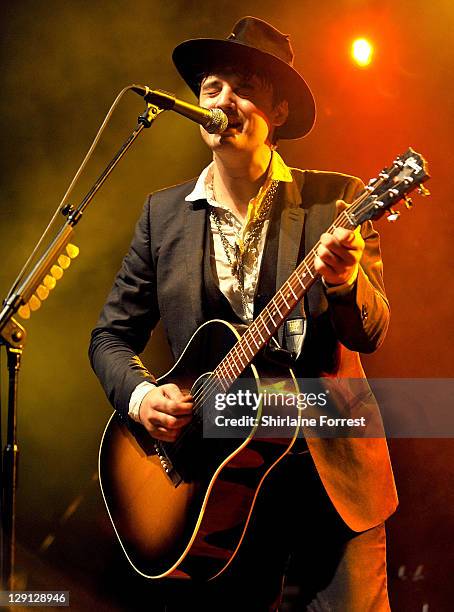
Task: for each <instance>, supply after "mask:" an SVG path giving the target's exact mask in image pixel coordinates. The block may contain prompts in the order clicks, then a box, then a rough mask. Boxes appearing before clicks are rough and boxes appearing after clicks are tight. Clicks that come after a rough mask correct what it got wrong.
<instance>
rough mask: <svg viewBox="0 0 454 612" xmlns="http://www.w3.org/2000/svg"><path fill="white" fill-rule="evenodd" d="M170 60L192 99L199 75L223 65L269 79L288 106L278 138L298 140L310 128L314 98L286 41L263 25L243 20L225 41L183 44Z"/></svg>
mask: <svg viewBox="0 0 454 612" xmlns="http://www.w3.org/2000/svg"><path fill="white" fill-rule="evenodd" d="M172 59H173V61H174V64H175V66H176V67H177V70H178V72H179V73H180V74H181V76H182V77H183V79H184V80H185V81H186V83H187V84H188V85H189V87H190V88H191V89H192V91H193V92H194V93H195V95H196V96H198V95H199V91H200V75H201V74H203V73H207V72H209V71H210V69H211V68H212V67H217V68H219V66H220V65H222V63H224V62H225V64H226V65H227V66H229V67H234V66H238V67H240V68H241V67H246V68H247V69H249V70H252V71H257V72H258V73H259V74H260V73H265V74H266V75H269V76H270V77H271V80H272V83H273V86H274V88H275V89H276V90H277V91H278V92H279V93H280V95H281V96H282V98H284V99H286V100H287V101H288V105H289V115H288V119H287V121H286V122H285V123H284V124H283V125H282V126H280V127H279V128H278V133H277V136H278V138H289V139H290V138H301V136H305V135H306V134H307V133H308V132H309V131H310V130H311V128H312V126H313V125H314V121H315V102H314V98H313V96H312V92H311V90H310V89H309V86H308V85H307V83H306V81H305V80H304V79H303V77H302V76H301V75H300V74H299V72H297V71H296V70H295V69H294V68H293V51H292V47H291V45H290V40H289V37H288V36H286V35H285V34H282V33H281V32H279V30H276V28H274V27H273V26H272V25H270V24H269V23H267V22H266V21H262V20H261V19H257V18H256V17H243V19H240V21H238V22H237V23H236V24H235V25H234V27H233V31H232V33H231V34H230V35H229V36H228V37H227V39H226V40H219V39H214V38H196V39H193V40H186V41H184V42H182V43H181V44H179V45H178V46H177V47H176V48H175V49H174V52H173V54H172Z"/></svg>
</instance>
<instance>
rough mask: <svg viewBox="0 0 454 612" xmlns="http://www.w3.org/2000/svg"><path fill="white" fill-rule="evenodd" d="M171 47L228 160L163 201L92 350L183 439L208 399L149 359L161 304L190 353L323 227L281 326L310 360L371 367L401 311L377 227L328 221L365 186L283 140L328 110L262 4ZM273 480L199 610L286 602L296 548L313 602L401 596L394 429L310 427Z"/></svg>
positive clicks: (215, 147) (304, 365) (148, 215)
mask: <svg viewBox="0 0 454 612" xmlns="http://www.w3.org/2000/svg"><path fill="white" fill-rule="evenodd" d="M173 59H174V62H175V65H176V67H177V69H178V70H179V72H180V74H181V75H182V76H183V78H184V79H185V81H186V82H187V83H188V85H189V86H190V87H191V89H192V90H193V91H194V93H196V95H198V97H199V103H200V105H201V106H203V107H206V108H220V109H222V110H223V111H224V112H225V113H226V114H227V117H228V119H229V124H228V127H227V129H226V130H225V131H224V132H223V133H222V134H208V133H206V132H205V131H204V130H203V129H202V130H201V132H202V137H203V140H204V141H205V143H206V144H207V146H208V147H209V148H210V149H211V151H212V153H213V162H212V163H211V164H210V165H209V166H208V168H206V169H205V170H204V171H203V172H202V173H201V175H200V176H199V178H198V179H197V180H196V181H190V182H188V183H184V184H182V185H178V186H176V187H172V188H170V189H167V190H163V191H161V192H158V193H157V194H155V195H152V196H151V197H149V198H148V200H147V202H146V204H145V208H144V211H143V214H142V217H141V219H140V220H139V222H138V224H137V227H136V232H135V235H134V239H133V242H132V244H131V248H130V251H129V253H128V255H127V256H126V258H125V259H124V262H123V265H122V268H121V270H120V272H119V273H118V275H117V278H116V280H115V284H114V287H113V289H112V291H111V293H110V295H109V297H108V300H107V302H106V305H105V306H104V309H103V311H102V314H101V317H100V320H99V322H98V325H97V327H96V329H95V330H94V332H93V335H92V343H91V347H90V357H91V361H92V364H93V367H94V370H95V372H96V373H97V375H98V376H99V378H100V380H101V382H102V384H103V386H104V389H105V391H106V393H107V395H108V397H109V399H110V401H111V402H112V404H113V405H114V406H115V408H116V409H117V410H118V411H119V412H120V413H122V414H123V415H126V414H128V417H129V418H131V419H133V420H135V421H137V422H139V423H141V424H142V425H143V427H145V429H146V430H147V431H148V432H149V434H150V435H151V436H152V437H154V438H156V439H158V440H162V441H168V442H173V441H175V440H177V439H178V437H179V436H180V435H181V432H182V431H183V429H184V428H185V426H186V425H187V424H188V423H189V422H190V420H191V409H192V402H191V400H192V398H191V396H189V395H186V394H184V393H183V392H182V391H181V390H180V389H179V388H178V387H177V386H175V385H170V384H168V385H161V386H156V385H155V384H154V383H155V382H156V381H155V379H154V377H153V376H152V375H151V374H150V373H149V372H148V371H147V370H146V369H145V368H144V366H143V365H142V363H141V362H140V360H139V358H138V357H137V355H138V354H140V353H141V352H142V351H143V349H144V347H145V345H146V342H147V341H148V338H149V335H150V333H151V330H152V329H153V328H154V326H155V325H156V323H157V321H158V320H159V318H161V319H162V321H163V324H164V328H165V330H166V333H167V337H168V340H169V344H170V347H171V349H172V351H173V354H174V356H175V358H177V357H178V356H179V355H180V354H181V352H182V351H183V349H184V347H185V345H186V343H187V342H188V340H189V339H190V337H191V335H192V334H193V333H194V331H195V330H196V328H197V327H198V326H199V325H200V324H201V323H203V322H204V321H206V320H208V319H212V318H216V317H220V318H224V319H230V320H231V321H242V322H245V323H249V322H250V321H251V320H253V318H254V317H255V316H257V314H258V313H259V312H260V310H261V309H262V308H263V307H264V306H265V305H266V303H267V302H268V301H269V299H271V298H272V297H273V293H274V291H275V289H276V284H277V286H279V280H280V281H281V282H282V279H280V277H281V276H282V270H286V268H288V267H290V269H289V270H288V274H290V272H291V271H292V267H294V265H295V262H296V261H297V260H298V261H299V260H301V259H302V258H303V256H304V253H305V252H308V251H309V250H310V249H311V248H312V246H313V245H314V244H315V243H317V241H318V240H320V245H319V246H318V249H317V256H316V259H315V262H314V265H315V268H316V270H317V272H318V273H319V274H320V275H321V280H319V281H318V282H317V283H316V284H315V285H314V286H313V287H312V288H311V290H310V291H309V293H308V296H307V300H306V301H305V304H304V305H302V306H301V308H300V309H296V310H298V312H294V313H292V315H291V325H289V324H286V325H284V327H283V330H282V333H281V334H280V339H281V341H282V343H283V344H284V345H285V347H286V348H290V349H291V350H292V351H294V352H296V353H297V355H298V359H297V361H296V363H295V370H296V372H297V374H298V375H300V376H307V377H320V376H329V377H339V378H342V377H348V376H349V377H353V378H358V377H363V376H364V372H363V370H362V368H361V364H360V361H359V357H358V351H361V352H372V351H373V350H375V349H376V348H377V347H378V346H379V345H380V343H381V342H382V340H383V337H384V335H385V333H386V329H387V325H388V318H389V308H388V303H387V300H386V297H385V294H384V287H383V281H382V266H381V259H380V252H379V245H378V236H377V234H376V232H375V231H374V230H373V229H372V227H371V226H370V224H365V225H364V227H362V228H361V231H359V230H358V231H355V232H351V231H349V230H346V229H343V228H338V229H336V230H335V231H334V234H327V233H324V230H325V229H326V228H327V227H328V226H329V225H330V224H331V223H332V221H333V220H334V218H335V216H336V214H337V213H338V212H339V210H340V209H341V208H342V207H345V206H346V205H347V204H348V203H349V202H351V201H352V200H353V199H354V197H355V195H356V194H357V193H358V192H359V191H360V190H361V189H362V184H361V182H360V181H359V180H358V179H355V178H353V177H350V176H345V175H341V174H337V173H326V172H314V171H302V170H297V169H290V168H288V167H287V166H286V165H285V164H284V162H283V161H282V159H281V158H280V156H279V155H278V153H277V151H276V150H275V148H276V147H275V144H276V143H277V141H278V140H279V139H282V138H288V139H292V138H299V137H301V136H304V135H305V134H307V133H308V132H309V130H310V129H311V127H312V125H313V122H314V119H315V105H314V101H313V97H312V94H311V92H310V90H309V87H308V86H307V84H306V83H305V81H304V80H303V78H302V77H301V75H300V74H299V73H298V72H297V71H296V70H295V69H294V68H293V65H292V62H293V53H292V50H291V46H290V42H289V39H288V37H287V36H285V35H283V34H281V33H280V32H279V31H277V30H276V29H275V28H273V27H272V26H271V25H269V24H267V23H266V22H264V21H261V20H259V19H256V18H253V17H246V18H243V19H241V20H240V21H239V22H238V23H237V24H235V26H234V28H233V32H232V34H231V35H230V36H229V37H228V38H227V40H215V39H196V40H189V41H186V42H184V43H182V44H180V45H179V46H178V47H177V48H176V49H175V51H174V53H173ZM290 212H291V213H293V216H292V215H291V214H290ZM289 219H290V221H289ZM295 243H296V247H295ZM291 244H293V247H292V246H291ZM292 249H293V250H292ZM283 253H285V255H283ZM283 260H284V261H283ZM278 262H279V265H278ZM283 280H285V278H284V279H283ZM303 341H304V343H303ZM375 409H376V408H375V406H373V407H372V413H373V411H374V410H375ZM300 448H301V447H300ZM307 449H308V450H307ZM308 451H309V452H308ZM268 481H269V483H268V486H267V487H265V490H264V491H263V493H261V496H260V498H259V499H258V502H257V507H256V509H255V510H254V512H255V516H254V521H253V523H252V526H251V528H250V529H249V531H248V534H247V537H246V541H245V543H244V546H242V549H241V551H240V553H239V555H238V557H237V559H236V560H235V562H234V563H233V564H232V567H231V568H229V571H228V572H226V573H225V575H222V576H221V577H220V578H219V579H216V580H214V581H212V582H211V583H208V584H207V585H205V586H203V587H201V590H200V591H197V593H198V595H194V594H193V595H192V596H193V597H194V596H196V597H199V599H198V600H196V601H197V605H198V607H199V609H202V608H203V605H206V606H207V609H232V608H233V607H235V608H237V609H244V610H253V609H254V610H269V609H270V610H273V609H276V606H277V605H278V602H279V597H280V593H281V588H282V577H283V574H284V572H285V570H286V567H287V561H288V558H289V557H290V556H291V557H293V563H294V565H293V568H292V569H291V570H290V571H291V572H293V574H294V579H296V580H298V582H299V583H300V585H301V595H300V600H299V604H298V608H297V609H308V610H342V611H345V610H349V612H351V611H362V610H387V609H389V604H388V599H387V591H386V566H385V544H384V527H383V521H384V520H385V519H386V518H387V516H389V514H391V513H392V512H393V510H394V509H395V506H396V495H395V489H394V482H393V478H392V472H391V468H390V464H389V457H388V453H387V448H386V442H385V441H384V439H380V438H376V439H373V438H366V439H351V438H350V439H349V438H338V439H336V438H331V439H318V438H308V439H307V448H306V449H303V450H300V452H294V453H289V454H288V456H286V457H285V459H283V460H282V461H281V462H280V463H279V465H278V466H277V468H275V469H274V470H273V471H272V472H271V474H270V476H269V478H268ZM271 519H272V522H270V521H271ZM293 574H292V575H293ZM188 605H189V604H188ZM193 605H195V604H193ZM188 609H192V608H191V606H190V605H189V608H188Z"/></svg>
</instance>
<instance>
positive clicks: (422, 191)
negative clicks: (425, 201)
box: [418, 185, 430, 198]
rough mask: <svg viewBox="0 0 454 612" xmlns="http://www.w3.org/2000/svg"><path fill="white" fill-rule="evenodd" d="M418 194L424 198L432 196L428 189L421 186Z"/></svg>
mask: <svg viewBox="0 0 454 612" xmlns="http://www.w3.org/2000/svg"><path fill="white" fill-rule="evenodd" d="M418 193H419V195H422V197H423V198H425V197H427V196H430V191H429V190H428V189H427V187H424V185H420V186H419V187H418Z"/></svg>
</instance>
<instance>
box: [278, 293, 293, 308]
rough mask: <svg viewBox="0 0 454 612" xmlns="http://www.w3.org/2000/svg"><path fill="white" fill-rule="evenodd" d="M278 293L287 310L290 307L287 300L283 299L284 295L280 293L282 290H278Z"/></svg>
mask: <svg viewBox="0 0 454 612" xmlns="http://www.w3.org/2000/svg"><path fill="white" fill-rule="evenodd" d="M278 293H279V294H280V295H281V297H282V299H283V300H284V304H285V305H286V306H287V308H290V306H289V305H288V304H287V300H286V299H285V296H284V294H283V293H282V290H281V289H279V292H278Z"/></svg>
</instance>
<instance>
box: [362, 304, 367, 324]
mask: <svg viewBox="0 0 454 612" xmlns="http://www.w3.org/2000/svg"><path fill="white" fill-rule="evenodd" d="M368 316H369V313H368V312H367V307H366V306H364V304H363V305H362V306H361V319H362V320H363V321H366V320H367V317H368Z"/></svg>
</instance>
